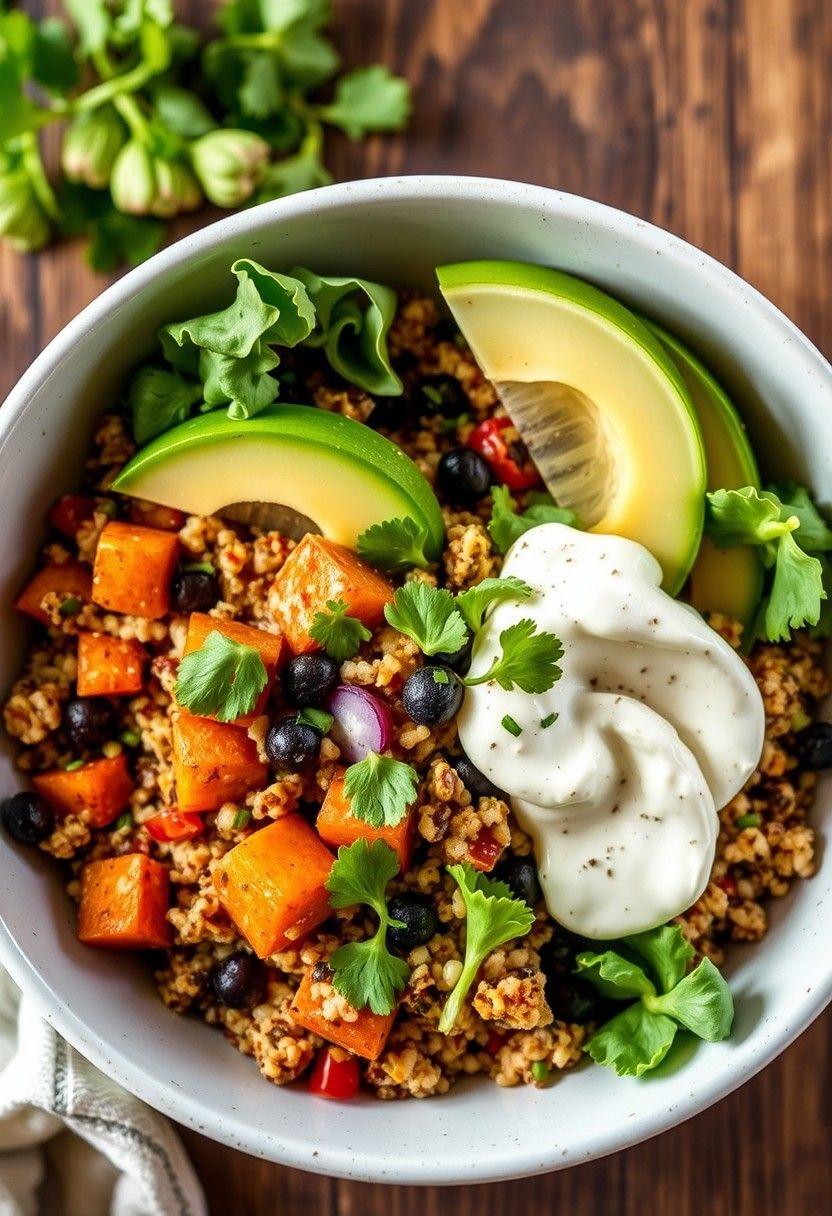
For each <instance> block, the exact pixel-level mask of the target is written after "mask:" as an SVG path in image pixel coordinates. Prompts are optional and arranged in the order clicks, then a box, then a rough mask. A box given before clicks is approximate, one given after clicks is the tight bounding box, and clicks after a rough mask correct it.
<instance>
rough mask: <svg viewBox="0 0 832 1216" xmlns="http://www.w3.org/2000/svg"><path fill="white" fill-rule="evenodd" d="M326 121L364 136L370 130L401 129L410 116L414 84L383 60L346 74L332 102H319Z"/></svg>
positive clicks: (352, 135) (358, 135) (350, 135)
mask: <svg viewBox="0 0 832 1216" xmlns="http://www.w3.org/2000/svg"><path fill="white" fill-rule="evenodd" d="M318 114H319V115H320V117H321V118H322V119H323V120H324V122H328V123H332V124H333V125H334V126H336V127H340V128H341V130H342V131H345V132H346V134H347V135H348V136H349V137H350V139H361V138H362V137H363V136H365V135H367V134H368V133H369V132H370V131H401V129H402V128H403V127H404V126H405V125H406V123H407V120H408V118H409V116H410V86H409V84H408V83H407V81H406V80H403V79H402V77H401V76H394V75H393V73H392V72H391V71H390V69H389V68H386V67H384V66H383V65H382V64H380V63H375V64H372V65H371V66H369V67H363V68H356V69H355V71H352V72H348V73H347V74H346V75H345V76H342V77H341V79H340V80H339V81H338V83H337V85H336V86H335V96H334V98H333V100H332V101H331V102H330V103H329V105H325V106H319V107H318Z"/></svg>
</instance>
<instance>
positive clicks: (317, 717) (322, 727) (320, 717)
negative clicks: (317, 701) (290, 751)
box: [295, 709, 335, 735]
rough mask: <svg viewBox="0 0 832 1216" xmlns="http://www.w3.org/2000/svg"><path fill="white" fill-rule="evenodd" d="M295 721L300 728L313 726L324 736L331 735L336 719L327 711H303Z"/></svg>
mask: <svg viewBox="0 0 832 1216" xmlns="http://www.w3.org/2000/svg"><path fill="white" fill-rule="evenodd" d="M295 721H296V722H297V724H298V726H312V727H314V729H315V730H319V731H320V732H321V734H322V735H326V734H328V733H329V731H330V729H331V727H332V723H333V722H334V721H335V719H334V718H333V716H332V714H328V713H327V712H326V710H325V709H302V710H301V711H300V713H299V714H298V716H297V717H296V718H295Z"/></svg>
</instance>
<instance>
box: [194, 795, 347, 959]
mask: <svg viewBox="0 0 832 1216" xmlns="http://www.w3.org/2000/svg"><path fill="white" fill-rule="evenodd" d="M334 860H335V858H334V857H333V856H332V854H331V853H330V851H329V849H327V847H326V846H325V845H324V844H323V842H322V841H321V840H320V838H319V837H318V836H317V835H316V834H315V832H314V831H313V830H312V828H310V827H309V825H308V824H307V823H305V822H304V820H303V819H301V817H300V816H299V815H285V816H284V817H283V818H282V819H277V820H276V821H275V822H274V823H271V824H269V826H268V827H266V828H260V830H259V831H256V832H253V833H252V835H251V836H249V837H248V838H247V839H246V840H243V841H242V842H241V843H240V844H238V845H235V847H234V848H233V849H231V851H230V852H228V853H226V855H225V857H224V858H223V859H222V861H221V862H220V866H219V873H218V874H217V879H216V886H217V890H218V892H219V898H220V903H221V904H222V906H223V907H224V908H225V910H226V912H227V913H228V915H229V916H230V917H231V919H232V920H233V921H234V924H235V925H236V926H237V928H238V929H239V931H240V933H242V935H243V937H244V938H245V939H246V941H247V942H248V943H249V945H250V946H251V948H252V950H253V951H254V952H255V954H257V955H259V957H260V958H268V956H269V955H270V954H274V952H275V950H282V949H283V948H284V947H285V946H288V945H290V944H296V943H297V942H299V941H301V940H302V939H303V938H304V937H306V936H307V934H308V933H309V932H310V931H311V930H312V929H314V928H315V926H316V925H319V924H320V923H321V921H322V920H326V918H327V916H328V915H329V911H330V909H329V893H328V892H327V889H326V887H325V886H324V884H325V882H326V880H327V878H328V877H329V871H330V869H331V868H332V863H333V862H334Z"/></svg>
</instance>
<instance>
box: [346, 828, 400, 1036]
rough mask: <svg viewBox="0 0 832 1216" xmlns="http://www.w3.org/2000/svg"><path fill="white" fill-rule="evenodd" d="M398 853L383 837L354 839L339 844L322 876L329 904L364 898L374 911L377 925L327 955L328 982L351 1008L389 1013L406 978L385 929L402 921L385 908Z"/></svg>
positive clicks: (351, 902) (396, 868) (352, 902)
mask: <svg viewBox="0 0 832 1216" xmlns="http://www.w3.org/2000/svg"><path fill="white" fill-rule="evenodd" d="M398 870H399V861H398V858H397V856H396V854H395V852H394V851H393V849H391V848H390V846H389V845H388V844H386V843H385V842H384V841H383V840H374V841H373V842H372V844H369V843H368V842H367V841H366V840H363V839H362V840H356V841H355V843H354V844H351V845H349V846H348V847H347V846H344V845H342V846H341V848H340V849H339V850H338V857H337V858H336V860H335V862H334V863H333V866H332V869H331V870H330V872H329V878H328V879H327V881H326V887H327V890H328V891H329V893H330V896H329V902H330V904H331V906H332V907H333V908H349V907H351V906H352V905H353V904H366V905H367V906H368V907H370V908H372V909H373V911H374V912H375V913H376V915H377V916H378V928H377V929H376V932H375V933H374V934H373V936H372V937H369V938H367V939H366V940H365V941H361V942H347V943H346V944H345V945H343V946H339V947H338V949H337V950H336V951H335V952H334V954H332V955H331V956H330V959H329V965H330V967H331V968H332V973H333V974H332V984H333V987H334V988H335V990H336V991H337V992H340V993H341V995H342V996H343V997H344V998H345V999H346V1000H348V1001H349V1003H350V1004H351V1005H352V1006H353V1008H354V1009H366V1008H369V1009H371V1010H372V1012H373V1013H379V1014H386V1013H390V1012H391V1011H392V1010H393V1009H394V1008H395V1007H396V1000H397V997H398V995H399V993H400V992H401V991H402V989H403V988H404V986H405V984H406V983H407V980H408V977H409V975H410V968H409V967H408V965H407V963H406V962H405V961H404V959H402V958H398V957H397V956H396V955H395V954H391V953H390V951H389V950H388V949H387V930H388V928H389V927H390V926H391V925H392V926H394V927H395V928H402V927H403V926H402V922H401V921H398V920H394V919H392V918H391V916H390V914H389V912H388V911H387V903H386V900H385V891H386V889H387V884H388V883H389V882H390V880H391V879H392V878H394V877H395V875H396V874H397V873H398Z"/></svg>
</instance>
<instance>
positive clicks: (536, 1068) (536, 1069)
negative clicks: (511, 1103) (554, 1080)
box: [531, 1060, 549, 1085]
mask: <svg viewBox="0 0 832 1216" xmlns="http://www.w3.org/2000/svg"><path fill="white" fill-rule="evenodd" d="M531 1073H532V1077H533V1078H534V1080H535V1081H537V1082H538V1084H540V1085H542V1084H544V1083H545V1082H546V1081H548V1080H549V1065H548V1064H547V1063H546V1061H545V1060H535V1062H534V1064H532V1068H531Z"/></svg>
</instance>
